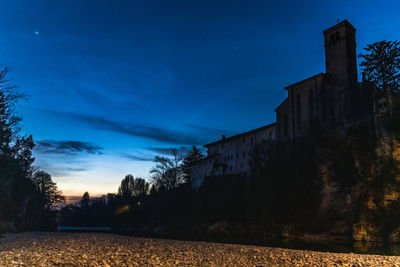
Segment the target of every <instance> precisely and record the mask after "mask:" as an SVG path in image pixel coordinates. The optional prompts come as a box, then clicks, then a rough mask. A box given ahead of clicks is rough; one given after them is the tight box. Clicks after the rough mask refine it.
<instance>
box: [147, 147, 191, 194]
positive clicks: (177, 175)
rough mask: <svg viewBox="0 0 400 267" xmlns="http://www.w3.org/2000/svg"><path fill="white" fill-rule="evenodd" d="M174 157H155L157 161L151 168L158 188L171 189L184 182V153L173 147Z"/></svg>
mask: <svg viewBox="0 0 400 267" xmlns="http://www.w3.org/2000/svg"><path fill="white" fill-rule="evenodd" d="M171 154H172V157H158V156H157V157H155V159H154V161H155V162H156V163H157V164H156V166H155V167H153V168H152V169H151V170H150V174H151V180H152V182H153V184H154V185H155V187H156V188H157V189H166V190H170V189H172V188H175V187H178V185H180V184H181V183H183V182H184V178H183V172H182V166H181V165H182V155H181V154H180V153H179V152H178V150H176V149H174V148H172V149H171Z"/></svg>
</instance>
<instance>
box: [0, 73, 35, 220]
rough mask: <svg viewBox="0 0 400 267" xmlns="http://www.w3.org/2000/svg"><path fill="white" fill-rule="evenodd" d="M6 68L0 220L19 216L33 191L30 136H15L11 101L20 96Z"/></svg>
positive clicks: (0, 114)
mask: <svg viewBox="0 0 400 267" xmlns="http://www.w3.org/2000/svg"><path fill="white" fill-rule="evenodd" d="M8 72H9V69H7V68H3V69H1V70H0V220H1V219H2V217H3V220H6V221H8V222H11V223H12V222H13V221H14V220H15V219H16V217H17V216H19V217H21V216H23V214H24V212H25V211H26V209H25V207H24V206H25V205H26V203H27V200H28V199H29V198H31V197H32V194H33V193H34V185H33V183H32V180H31V179H30V178H31V175H32V163H33V161H34V158H33V157H32V149H33V147H34V143H33V139H32V136H29V137H21V136H20V135H19V122H20V121H21V117H20V116H19V115H17V114H16V112H15V104H16V103H17V101H18V100H19V99H21V98H22V97H23V96H24V95H23V94H21V93H19V92H18V91H17V87H15V86H13V85H11V84H10V82H9V80H8V79H7V74H8Z"/></svg>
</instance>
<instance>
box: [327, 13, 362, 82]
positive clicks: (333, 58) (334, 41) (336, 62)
mask: <svg viewBox="0 0 400 267" xmlns="http://www.w3.org/2000/svg"><path fill="white" fill-rule="evenodd" d="M324 39H325V66H326V74H327V78H328V81H329V83H330V84H332V85H337V86H343V87H346V88H349V87H351V86H353V85H355V84H356V83H357V54H356V29H355V28H354V27H353V26H352V25H351V24H350V22H348V21H347V20H344V21H342V22H340V23H338V24H336V25H334V26H332V27H330V28H329V29H327V30H325V31H324Z"/></svg>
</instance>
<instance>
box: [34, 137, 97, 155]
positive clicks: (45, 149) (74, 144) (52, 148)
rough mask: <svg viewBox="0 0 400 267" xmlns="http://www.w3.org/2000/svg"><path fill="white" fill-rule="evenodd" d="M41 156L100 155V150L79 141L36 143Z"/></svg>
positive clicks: (90, 144)
mask: <svg viewBox="0 0 400 267" xmlns="http://www.w3.org/2000/svg"><path fill="white" fill-rule="evenodd" d="M35 150H36V152H38V153H41V154H63V155H75V154H78V153H88V154H102V148H101V147H99V146H97V145H94V144H92V143H89V142H81V141H55V140H43V141H38V142H37V146H36V148H35Z"/></svg>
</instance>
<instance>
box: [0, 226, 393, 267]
mask: <svg viewBox="0 0 400 267" xmlns="http://www.w3.org/2000/svg"><path fill="white" fill-rule="evenodd" d="M1 242H2V245H1V246H0V266H400V257H399V256H379V255H358V254H352V253H349V254H345V253H324V252H314V251H305V250H291V249H282V248H270V247H259V246H245V245H233V244H219V243H207V242H193V241H175V240H165V239H150V238H135V237H127V236H119V235H112V234H100V233H39V232H30V233H21V234H7V235H6V237H5V238H4V239H2V240H1Z"/></svg>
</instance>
